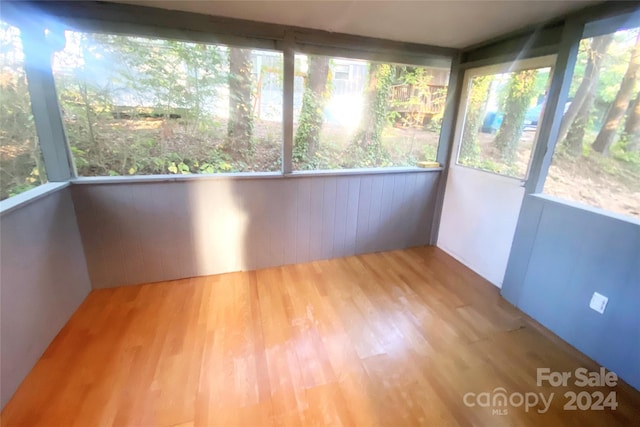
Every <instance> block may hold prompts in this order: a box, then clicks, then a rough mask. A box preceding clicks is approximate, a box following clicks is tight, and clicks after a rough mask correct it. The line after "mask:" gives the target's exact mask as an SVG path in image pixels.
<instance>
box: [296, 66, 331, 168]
mask: <svg viewBox="0 0 640 427" xmlns="http://www.w3.org/2000/svg"><path fill="white" fill-rule="evenodd" d="M328 78H329V58H328V57H326V56H315V55H309V72H308V74H307V81H306V86H305V90H304V96H303V99H302V110H301V112H300V121H299V123H298V129H297V131H296V137H295V140H294V143H293V157H294V159H295V160H296V161H297V162H304V161H309V160H311V159H312V158H313V157H314V156H315V154H316V151H317V150H318V147H319V146H320V130H321V129H322V122H323V120H324V104H325V102H326V100H327V96H328V94H329V90H328V88H327V81H328Z"/></svg>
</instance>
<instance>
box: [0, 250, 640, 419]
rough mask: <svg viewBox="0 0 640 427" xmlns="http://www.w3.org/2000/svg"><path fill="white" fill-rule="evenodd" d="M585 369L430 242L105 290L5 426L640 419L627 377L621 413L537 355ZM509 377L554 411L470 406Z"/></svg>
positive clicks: (28, 384)
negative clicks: (592, 398) (570, 395)
mask: <svg viewBox="0 0 640 427" xmlns="http://www.w3.org/2000/svg"><path fill="white" fill-rule="evenodd" d="M580 366H585V367H587V368H589V369H590V370H596V369H597V368H598V366H597V365H595V364H594V363H593V362H591V361H590V360H589V359H587V358H586V357H584V356H582V355H581V354H580V353H578V352H577V351H576V350H574V349H573V348H571V347H570V346H568V345H567V344H565V343H563V342H562V341H560V340H559V339H557V338H555V337H553V336H552V335H551V334H550V333H548V332H546V331H545V330H543V329H541V328H540V327H539V326H537V325H536V324H535V323H534V322H532V321H531V320H529V319H527V318H526V316H524V315H523V314H522V313H521V312H519V311H518V310H516V309H515V308H513V307H512V306H510V305H509V304H508V303H506V302H505V301H504V300H502V299H501V298H500V296H499V293H498V290H497V289H496V288H494V287H493V286H492V285H490V284H488V283H487V282H486V281H484V280H483V279H481V278H479V277H478V276H477V275H475V274H474V273H472V272H471V271H470V270H468V269H466V268H465V267H463V266H462V265H461V264H459V263H458V262H456V261H455V260H453V259H452V258H450V257H449V256H447V255H446V254H444V253H443V252H441V251H440V250H438V249H435V248H418V249H411V250H404V251H395V252H387V253H379V254H371V255H362V256H356V257H349V258H342V259H336V260H331V261H321V262H313V263H309V264H301V265H292V266H286V267H280V268H271V269H265V270H259V271H256V272H246V273H233V274H224V275H218V276H209V277H199V278H193V279H186V280H178V281H174V282H164V283H157V284H148V285H142V286H130V287H121V288H116V289H107V290H99V291H94V292H92V293H91V294H90V295H89V297H88V298H87V300H86V301H85V302H84V303H83V304H82V306H81V307H80V308H79V309H78V311H77V312H76V313H75V314H74V316H73V317H72V319H71V320H70V321H69V323H68V324H67V325H66V326H65V327H64V329H63V330H62V331H61V332H60V334H59V335H58V336H57V337H56V339H55V340H54V341H53V343H52V344H51V345H50V347H49V348H48V349H47V351H46V352H45V354H44V355H43V357H42V358H41V360H40V361H39V362H38V364H37V365H36V366H35V368H34V369H33V370H32V372H31V373H30V375H29V376H28V377H27V378H26V380H25V381H24V382H23V384H22V385H21V386H20V388H19V389H18V391H17V393H16V394H15V396H14V397H13V399H12V400H11V401H10V402H9V403H8V404H7V406H6V408H5V409H4V411H3V412H2V421H1V423H2V426H72V425H77V426H83V427H84V426H103V425H104V426H108V425H115V426H205V425H220V426H233V425H248V426H269V425H331V426H339V425H350V426H375V425H388V426H402V425H407V426H413V425H427V426H449V425H451V426H456V425H459V426H468V425H477V426H501V425H509V426H512V425H544V426H555V425H557V426H573V425H575V426H615V425H621V426H631V425H639V422H640V421H639V420H640V393H638V392H637V391H635V390H633V389H632V388H631V387H629V386H627V385H625V384H621V385H619V386H617V387H616V388H615V389H613V390H614V391H616V393H617V402H618V408H617V410H615V411H611V410H605V411H580V410H577V411H565V410H563V406H564V404H565V403H567V398H565V397H564V393H565V392H566V391H567V390H569V389H568V388H562V387H560V388H551V387H549V386H548V385H545V386H544V387H537V386H536V369H537V368H539V367H540V368H550V369H551V370H552V371H573V370H575V369H576V368H578V367H580ZM497 387H503V388H504V389H505V390H506V393H507V394H508V395H511V393H514V392H518V393H522V394H523V395H524V393H527V392H535V393H543V394H544V395H545V396H546V398H547V399H548V396H549V395H550V393H554V394H555V396H554V398H553V400H552V403H551V407H550V409H549V410H548V411H547V412H546V413H544V414H539V413H538V410H542V408H544V405H543V404H542V403H540V404H538V405H537V406H535V407H533V408H530V409H529V411H528V412H527V411H525V408H524V407H514V406H506V407H496V408H491V407H480V406H477V405H476V406H474V407H470V406H467V405H465V402H464V396H465V395H466V394H467V393H476V394H479V393H483V392H487V393H493V391H494V389H496V388H497ZM587 390H588V391H589V392H592V391H596V390H601V391H603V392H607V393H608V392H609V391H610V389H608V388H602V389H599V388H594V389H587ZM575 391H584V389H578V388H575ZM517 401H518V400H517V399H516V402H517ZM467 402H470V403H473V402H475V400H474V399H473V395H467ZM492 409H499V410H502V411H504V410H507V414H506V415H498V414H492Z"/></svg>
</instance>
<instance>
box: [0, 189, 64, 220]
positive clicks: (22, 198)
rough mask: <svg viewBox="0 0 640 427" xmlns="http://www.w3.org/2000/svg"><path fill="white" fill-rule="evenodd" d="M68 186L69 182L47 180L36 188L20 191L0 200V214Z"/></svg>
mask: <svg viewBox="0 0 640 427" xmlns="http://www.w3.org/2000/svg"><path fill="white" fill-rule="evenodd" d="M68 186H69V182H48V183H46V184H42V185H39V186H38V187H36V188H32V189H31V190H28V191H25V192H24V193H20V194H18V195H16V196H13V197H9V198H8V199H5V200H2V201H0V216H4V215H6V214H8V213H9V212H12V211H14V210H16V209H19V208H22V207H24V206H27V205H28V204H30V203H33V202H35V201H36V200H39V199H42V198H43V197H46V196H48V195H49V194H52V193H55V192H57V191H59V190H62V189H63V188H66V187H68Z"/></svg>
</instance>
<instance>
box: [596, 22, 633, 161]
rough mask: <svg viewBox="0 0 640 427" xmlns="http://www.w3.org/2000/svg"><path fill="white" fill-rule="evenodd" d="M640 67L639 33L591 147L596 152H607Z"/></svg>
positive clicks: (625, 108) (627, 103)
mask: <svg viewBox="0 0 640 427" xmlns="http://www.w3.org/2000/svg"><path fill="white" fill-rule="evenodd" d="M639 69H640V34H638V37H637V38H636V44H635V46H634V47H633V50H632V51H631V59H630V60H629V66H628V67H627V71H626V72H625V74H624V77H623V78H622V83H621V84H620V90H618V94H617V95H616V98H615V99H614V100H613V104H612V105H611V108H610V109H609V113H608V114H607V117H606V119H605V121H604V123H603V125H602V128H601V129H600V132H599V133H598V136H597V137H596V139H595V141H593V144H592V145H591V147H592V148H593V149H594V150H595V151H597V152H598V153H607V152H608V150H609V147H610V146H611V144H612V143H613V140H614V138H615V136H616V132H617V130H618V127H619V125H620V121H621V120H622V118H623V117H624V113H625V112H626V111H627V108H628V107H629V101H630V100H631V96H632V92H633V87H634V86H635V83H636V76H637V74H638V70H639Z"/></svg>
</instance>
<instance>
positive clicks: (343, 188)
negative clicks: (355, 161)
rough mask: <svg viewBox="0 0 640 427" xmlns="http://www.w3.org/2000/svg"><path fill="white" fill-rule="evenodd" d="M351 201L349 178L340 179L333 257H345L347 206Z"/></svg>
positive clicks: (338, 183)
mask: <svg viewBox="0 0 640 427" xmlns="http://www.w3.org/2000/svg"><path fill="white" fill-rule="evenodd" d="M348 200H349V178H347V177H340V178H338V179H337V180H336V205H335V208H334V209H335V212H336V215H335V223H334V224H335V228H334V235H333V256H332V258H339V257H342V256H345V254H346V251H345V241H346V240H345V238H346V232H347V214H348V212H347V210H346V209H345V207H346V206H347V203H348Z"/></svg>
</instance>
